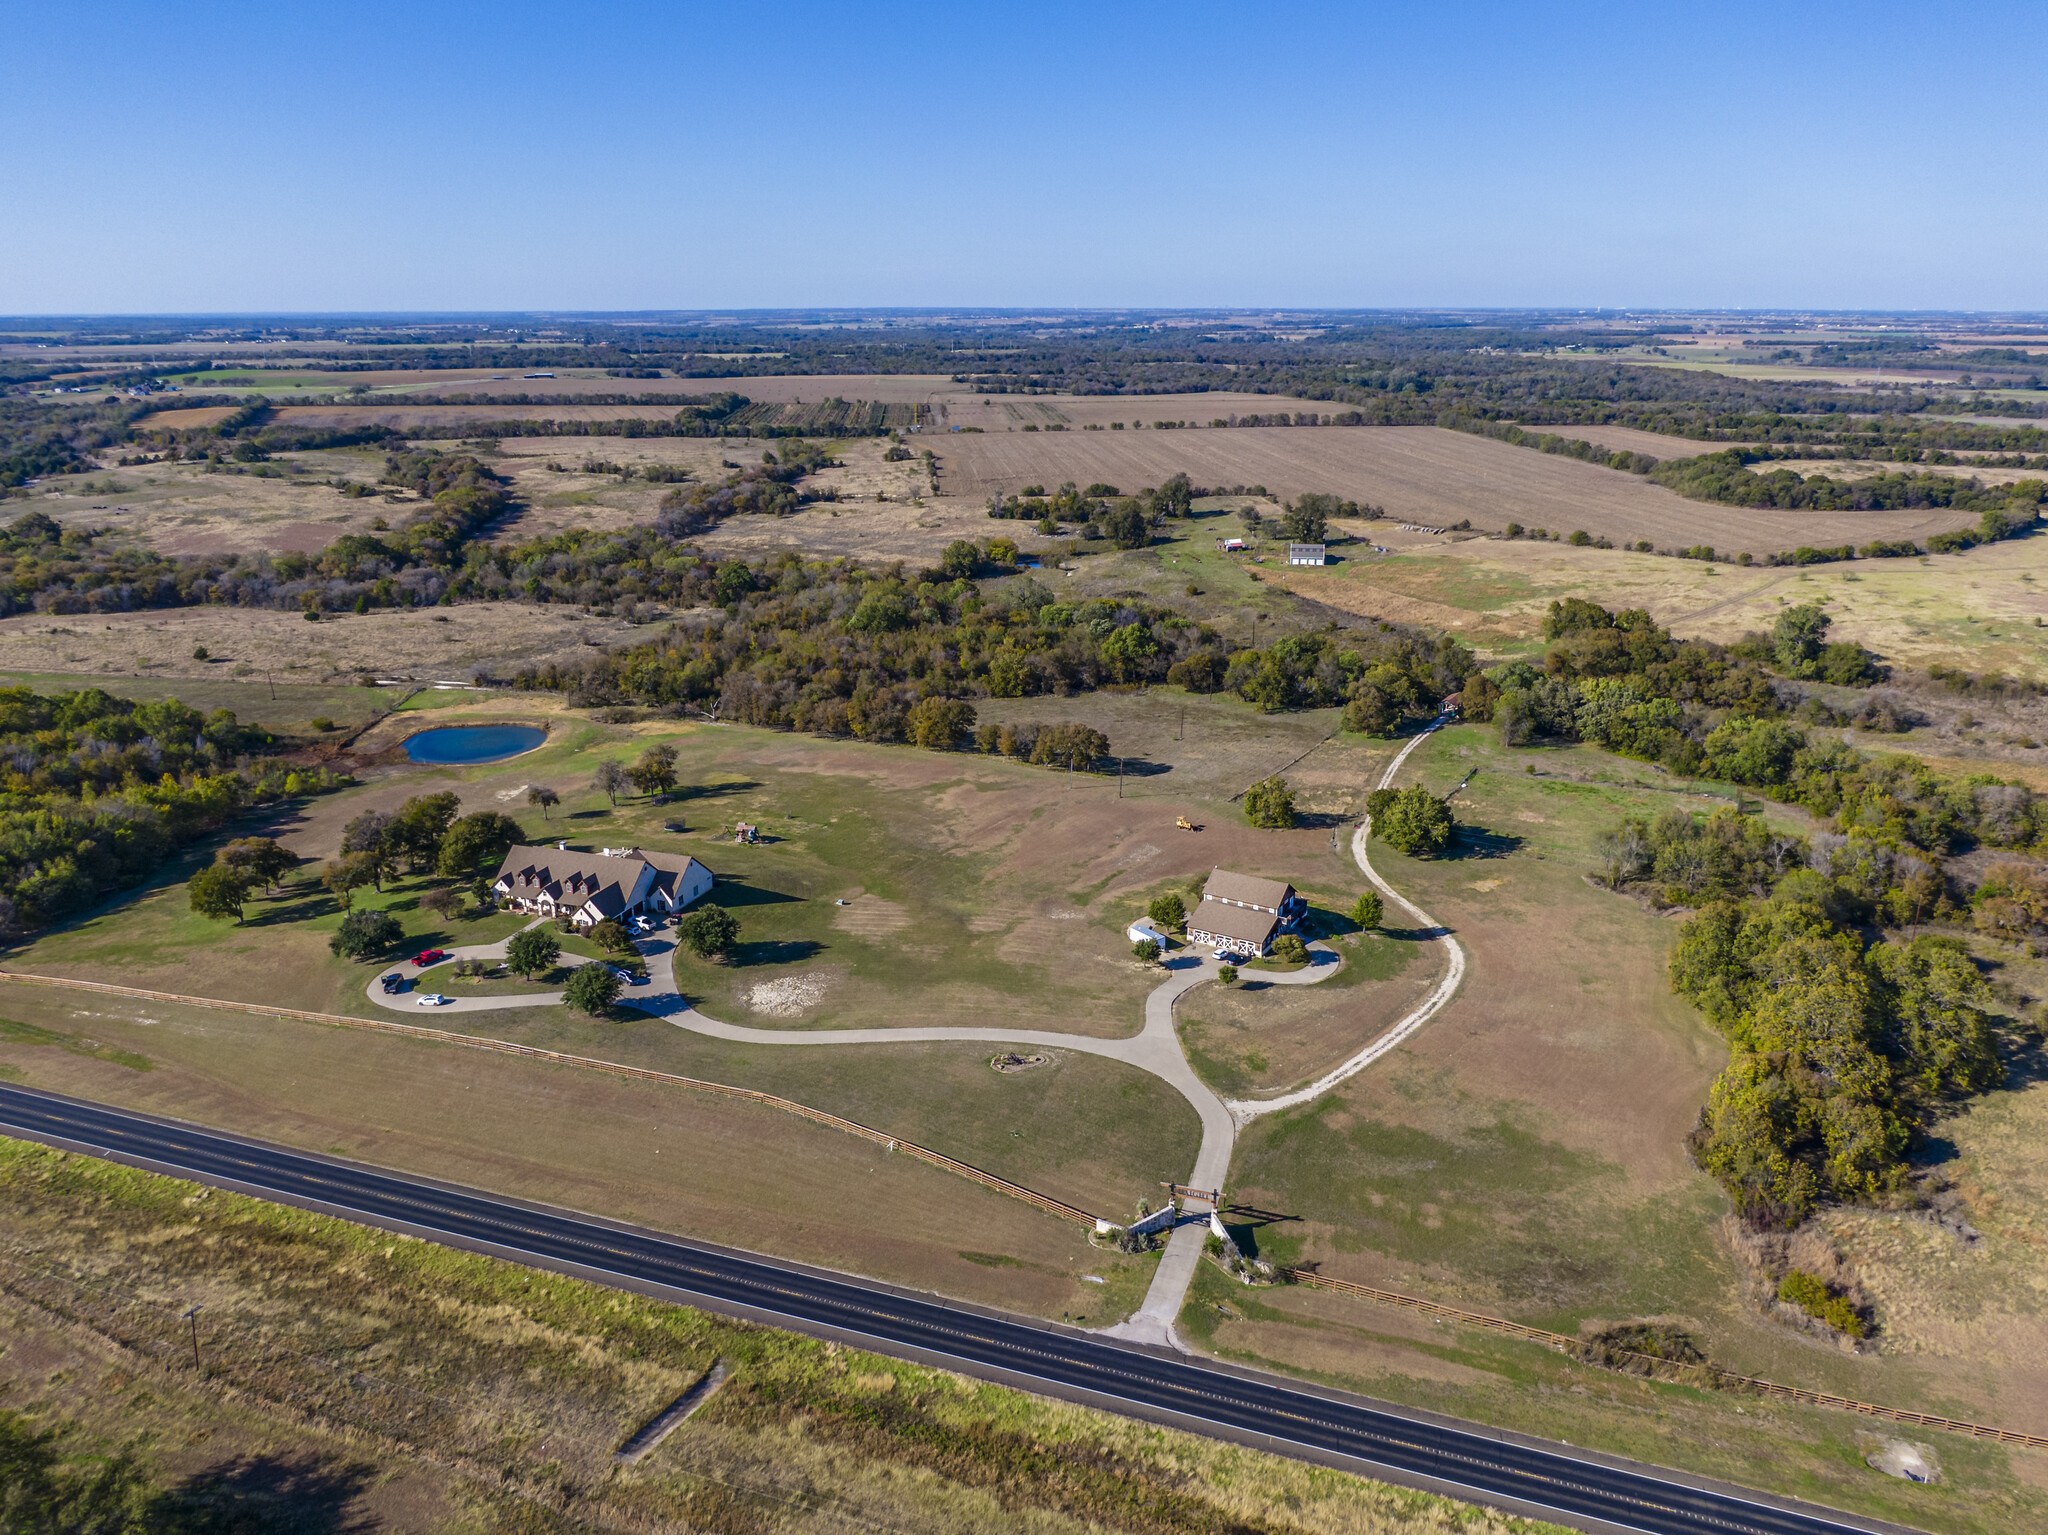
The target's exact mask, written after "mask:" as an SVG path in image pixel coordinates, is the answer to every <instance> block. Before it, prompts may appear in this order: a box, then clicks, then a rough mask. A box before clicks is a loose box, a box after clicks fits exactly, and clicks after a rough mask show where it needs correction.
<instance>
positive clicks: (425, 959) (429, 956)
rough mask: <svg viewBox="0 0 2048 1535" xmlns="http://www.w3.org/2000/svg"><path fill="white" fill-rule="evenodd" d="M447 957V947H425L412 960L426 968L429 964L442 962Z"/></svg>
mask: <svg viewBox="0 0 2048 1535" xmlns="http://www.w3.org/2000/svg"><path fill="white" fill-rule="evenodd" d="M447 957H448V951H447V950H446V949H423V950H421V951H420V952H419V953H418V954H415V955H414V956H413V958H412V962H413V963H414V964H415V965H418V966H419V967H420V968H421V969H422V970H424V969H426V968H427V966H429V965H438V964H440V963H441V961H442V960H444V959H446V958H447Z"/></svg>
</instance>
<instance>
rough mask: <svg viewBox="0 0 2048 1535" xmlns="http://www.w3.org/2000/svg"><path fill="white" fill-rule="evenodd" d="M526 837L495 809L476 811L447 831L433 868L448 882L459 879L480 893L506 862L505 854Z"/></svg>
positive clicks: (514, 824) (508, 818) (512, 821)
mask: <svg viewBox="0 0 2048 1535" xmlns="http://www.w3.org/2000/svg"><path fill="white" fill-rule="evenodd" d="M525 835H526V834H525V833H524V832H522V831H521V830H520V829H519V823H518V822H517V821H515V820H513V819H512V818H511V817H510V816H508V815H500V814H498V812H497V811H495V810H479V811H478V812H477V813H476V814H475V815H466V816H464V817H463V818H462V819H461V820H459V821H457V822H456V823H455V824H454V825H453V826H451V827H449V828H448V835H447V836H445V837H443V838H442V839H441V855H440V857H439V858H437V859H436V860H435V862H434V867H435V869H436V871H437V872H439V873H440V874H442V875H444V876H446V877H447V878H449V879H459V880H462V881H464V882H465V883H468V884H473V885H475V886H476V887H477V888H478V889H479V890H481V889H483V887H484V884H485V881H487V880H488V879H489V878H490V876H491V873H492V872H493V871H494V870H495V869H496V868H497V866H498V865H499V864H501V863H503V862H504V861H505V855H506V854H507V853H509V852H511V851H512V849H513V847H514V846H516V845H517V844H518V843H519V841H520V840H521V839H522V838H523V837H524V836H525Z"/></svg>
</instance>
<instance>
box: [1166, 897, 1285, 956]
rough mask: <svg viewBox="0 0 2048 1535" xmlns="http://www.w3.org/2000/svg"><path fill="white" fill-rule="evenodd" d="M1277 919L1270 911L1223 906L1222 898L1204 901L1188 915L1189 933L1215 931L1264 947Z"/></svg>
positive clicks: (1223, 935)
mask: <svg viewBox="0 0 2048 1535" xmlns="http://www.w3.org/2000/svg"><path fill="white" fill-rule="evenodd" d="M1279 925H1280V919H1279V918H1278V917H1276V916H1274V915H1273V913H1271V912H1269V911H1252V910H1250V909H1249V908H1247V907H1243V906H1226V905H1224V904H1223V903H1222V902H1221V901H1204V902H1202V904H1201V905H1199V906H1197V907H1196V908H1195V914H1194V915H1193V916H1192V917H1189V918H1188V933H1189V935H1190V936H1193V935H1194V934H1195V933H1214V934H1215V935H1216V936H1217V937H1218V938H1235V939H1237V940H1238V941H1239V942H1240V943H1256V944H1259V945H1261V946H1263V945H1264V944H1265V942H1266V940H1267V939H1269V938H1271V937H1272V936H1273V929H1274V928H1276V927H1278V926H1279Z"/></svg>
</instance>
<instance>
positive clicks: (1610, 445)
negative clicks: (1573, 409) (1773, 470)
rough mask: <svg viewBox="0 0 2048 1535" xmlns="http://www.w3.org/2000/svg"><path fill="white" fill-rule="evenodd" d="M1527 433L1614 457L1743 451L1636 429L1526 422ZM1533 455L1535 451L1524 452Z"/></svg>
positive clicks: (1523, 424)
mask: <svg viewBox="0 0 2048 1535" xmlns="http://www.w3.org/2000/svg"><path fill="white" fill-rule="evenodd" d="M1519 425H1520V426H1521V428H1522V430H1523V431H1525V432H1545V433H1548V434H1549V435H1551V436H1553V437H1563V438H1566V439H1568V440H1572V441H1577V442H1590V443H1592V444H1594V445H1595V446H1596V447H1602V448H1605V449H1607V451H1608V452H1610V453H1645V454H1648V455H1649V456H1650V457H1651V458H1655V459H1668V458H1697V457H1699V456H1700V455H1701V454H1702V453H1720V452H1723V451H1724V450H1726V449H1728V448H1739V447H1742V446H1744V444H1742V443H1739V442H1702V441H1700V440H1698V439H1696V438H1692V437H1673V436H1670V435H1669V434H1667V433H1664V432H1641V431H1637V430H1636V429H1635V428H1634V427H1632V426H1572V425H1563V426H1559V425H1553V424H1551V423H1549V422H1544V421H1523V422H1521V423H1519ZM1521 451H1522V452H1524V453H1532V452H1535V451H1536V450H1535V449H1533V448H1523V449H1522V450H1521Z"/></svg>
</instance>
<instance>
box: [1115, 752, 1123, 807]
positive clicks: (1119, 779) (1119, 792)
mask: <svg viewBox="0 0 2048 1535" xmlns="http://www.w3.org/2000/svg"><path fill="white" fill-rule="evenodd" d="M1116 797H1117V798H1118V799H1122V798H1123V797H1124V759H1123V758H1121V757H1119V758H1117V759H1116Z"/></svg>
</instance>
